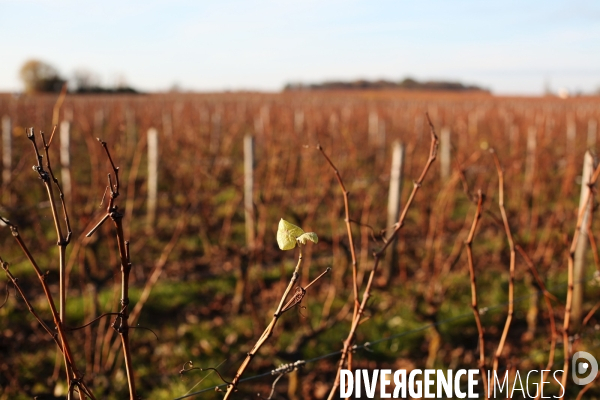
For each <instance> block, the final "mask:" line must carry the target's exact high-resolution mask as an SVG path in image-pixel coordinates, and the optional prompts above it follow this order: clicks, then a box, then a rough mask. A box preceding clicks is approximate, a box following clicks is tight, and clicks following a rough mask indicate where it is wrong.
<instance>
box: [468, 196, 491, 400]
mask: <svg viewBox="0 0 600 400" xmlns="http://www.w3.org/2000/svg"><path fill="white" fill-rule="evenodd" d="M483 200H484V196H483V194H482V193H481V190H479V191H478V192H477V209H476V210H475V216H474V217H473V223H472V224H471V229H470V230H469V235H468V236H467V240H465V247H466V248H467V263H468V265H469V276H470V279H471V308H472V309H473V315H474V316H475V323H476V324H477V332H478V333H479V362H478V365H477V367H478V368H479V370H480V371H481V378H482V379H483V390H484V392H485V393H486V395H487V393H488V382H487V378H486V373H485V337H484V335H483V325H482V324H481V316H480V314H479V306H478V305H477V281H476V279H475V266H474V264H473V250H472V245H473V238H474V237H475V230H476V229H477V223H478V222H479V219H480V218H481V208H482V205H483Z"/></svg>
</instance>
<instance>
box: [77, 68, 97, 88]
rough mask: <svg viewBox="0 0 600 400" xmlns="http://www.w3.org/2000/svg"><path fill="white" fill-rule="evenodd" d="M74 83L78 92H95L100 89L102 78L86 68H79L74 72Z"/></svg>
mask: <svg viewBox="0 0 600 400" xmlns="http://www.w3.org/2000/svg"><path fill="white" fill-rule="evenodd" d="M73 83H74V84H75V91H76V92H93V91H97V90H99V88H100V78H99V77H98V75H96V74H95V73H94V72H92V71H90V70H89V69H86V68H78V69H76V70H75V71H74V72H73Z"/></svg>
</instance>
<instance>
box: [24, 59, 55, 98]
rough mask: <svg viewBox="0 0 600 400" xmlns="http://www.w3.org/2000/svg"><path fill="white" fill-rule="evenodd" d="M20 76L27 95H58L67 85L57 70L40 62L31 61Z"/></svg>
mask: <svg viewBox="0 0 600 400" xmlns="http://www.w3.org/2000/svg"><path fill="white" fill-rule="evenodd" d="M20 76H21V80H22V81H23V83H24V84H25V91H26V92H27V93H45V92H55V93H56V92H60V90H61V89H62V86H63V85H64V84H65V80H64V79H63V78H61V77H60V75H59V73H58V70H57V69H56V68H54V67H53V66H52V65H50V64H47V63H45V62H43V61H40V60H29V61H27V62H26V63H25V64H23V66H22V67H21V71H20Z"/></svg>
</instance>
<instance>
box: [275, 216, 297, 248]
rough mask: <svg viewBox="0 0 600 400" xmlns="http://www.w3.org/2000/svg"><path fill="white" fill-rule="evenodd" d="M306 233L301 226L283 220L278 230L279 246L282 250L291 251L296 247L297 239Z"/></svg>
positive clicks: (280, 221)
mask: <svg viewBox="0 0 600 400" xmlns="http://www.w3.org/2000/svg"><path fill="white" fill-rule="evenodd" d="M302 234H304V231H303V230H302V228H300V227H299V226H296V225H294V224H291V223H289V222H287V221H285V220H284V219H283V218H281V219H280V220H279V227H278V228H277V244H278V245H279V248H280V249H281V250H291V249H293V248H294V247H296V238H297V237H298V236H302Z"/></svg>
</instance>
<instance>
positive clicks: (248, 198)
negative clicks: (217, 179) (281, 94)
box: [244, 135, 255, 249]
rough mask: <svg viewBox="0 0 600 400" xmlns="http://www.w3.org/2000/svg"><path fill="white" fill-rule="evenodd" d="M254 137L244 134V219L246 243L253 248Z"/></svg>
mask: <svg viewBox="0 0 600 400" xmlns="http://www.w3.org/2000/svg"><path fill="white" fill-rule="evenodd" d="M253 192H254V138H253V137H252V136H250V135H246V136H244V216H245V219H246V245H247V246H248V248H249V249H253V248H254V244H255V243H254V200H253Z"/></svg>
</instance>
